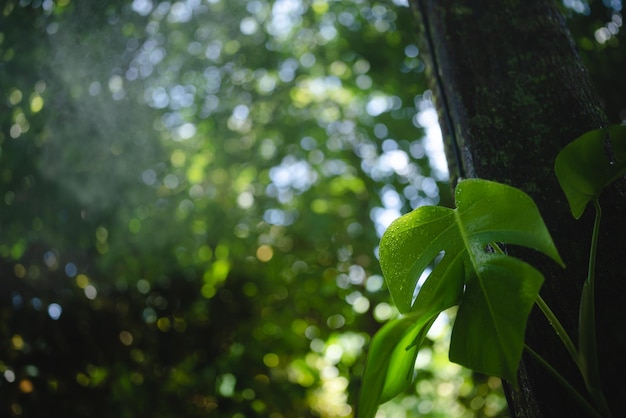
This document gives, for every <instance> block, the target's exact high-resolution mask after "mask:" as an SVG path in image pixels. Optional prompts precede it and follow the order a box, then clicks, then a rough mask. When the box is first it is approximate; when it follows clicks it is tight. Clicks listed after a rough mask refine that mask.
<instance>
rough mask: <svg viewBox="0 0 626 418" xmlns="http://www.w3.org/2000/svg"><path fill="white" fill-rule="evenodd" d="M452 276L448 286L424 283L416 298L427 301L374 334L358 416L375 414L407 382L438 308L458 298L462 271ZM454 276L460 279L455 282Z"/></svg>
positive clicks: (400, 390)
mask: <svg viewBox="0 0 626 418" xmlns="http://www.w3.org/2000/svg"><path fill="white" fill-rule="evenodd" d="M460 267H462V265H461V264H458V263H457V264H456V268H457V269H458V268H460ZM452 268H455V267H452ZM451 277H452V279H451V280H450V281H449V282H448V284H452V287H451V289H448V288H446V287H445V286H441V283H442V282H437V281H436V280H429V281H427V282H426V283H424V286H422V288H421V290H420V296H418V299H425V300H426V299H427V300H428V301H429V303H423V304H419V308H416V309H415V310H413V312H410V313H408V314H407V315H406V316H403V317H401V318H398V319H394V320H392V321H390V322H388V323H387V324H385V325H384V326H383V327H382V328H381V329H380V330H379V331H378V332H377V333H376V335H374V337H373V338H372V341H371V343H370V347H369V352H368V355H367V363H366V365H365V374H364V376H363V386H362V390H361V393H360V396H359V404H358V408H357V411H356V412H357V413H356V416H357V418H372V417H374V416H375V415H376V410H377V409H378V405H379V404H380V403H383V402H386V401H388V400H389V399H391V398H393V397H395V396H396V395H398V394H400V392H402V391H403V390H404V389H406V388H407V387H408V386H409V384H410V383H411V381H412V379H413V369H414V367H415V359H416V357H417V353H418V351H419V349H420V348H421V346H422V343H423V342H424V340H425V339H426V334H427V333H428V331H429V330H430V327H431V326H432V324H433V323H434V322H435V319H437V316H438V315H439V313H440V312H442V311H444V310H446V309H448V308H449V307H451V306H454V305H456V304H458V301H459V300H460V296H461V290H462V288H463V283H462V281H461V280H462V278H463V275H462V274H460V272H459V271H457V272H454V273H453V274H451ZM455 278H456V279H459V281H458V282H456V283H455V281H454V280H455ZM425 295H428V297H426V296H425ZM420 297H421V298H420Z"/></svg>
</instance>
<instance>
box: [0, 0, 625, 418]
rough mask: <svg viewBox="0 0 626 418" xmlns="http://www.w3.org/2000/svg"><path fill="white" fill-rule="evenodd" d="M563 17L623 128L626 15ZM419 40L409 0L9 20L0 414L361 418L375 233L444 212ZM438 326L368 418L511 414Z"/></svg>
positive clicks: (218, 2)
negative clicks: (398, 386) (437, 208)
mask: <svg viewBox="0 0 626 418" xmlns="http://www.w3.org/2000/svg"><path fill="white" fill-rule="evenodd" d="M563 10H564V12H565V13H566V14H567V16H568V17H569V22H570V23H571V24H572V29H573V31H574V35H575V38H576V41H577V43H578V44H579V45H580V47H581V51H582V53H583V57H584V58H585V59H586V60H587V61H588V63H589V64H590V69H591V71H592V75H594V76H595V80H596V83H597V84H598V86H599V89H600V91H601V93H602V95H603V97H604V99H605V101H606V104H607V109H608V113H609V117H611V118H613V119H615V120H618V119H620V118H621V119H625V118H626V116H625V114H624V105H623V100H622V99H620V97H621V98H623V97H624V95H623V93H624V89H625V86H624V79H623V76H622V78H616V76H615V74H616V72H619V70H620V69H623V68H625V67H624V65H623V59H624V57H625V54H623V53H620V51H621V50H623V47H621V45H623V44H624V40H623V32H620V27H621V25H622V20H621V14H620V10H621V2H619V1H612V2H607V1H605V2H598V1H597V2H583V1H565V2H564V7H563ZM414 26H415V22H414V18H413V16H412V14H411V12H410V10H409V9H408V8H407V5H406V2H405V1H401V0H394V1H393V2H383V1H372V0H351V1H343V2H337V1H329V0H276V1H269V0H253V1H244V0H229V1H225V0H180V1H175V2H166V1H154V0H133V1H122V0H113V1H109V2H100V1H76V0H74V1H71V0H57V1H52V0H44V1H41V0H32V1H31V0H19V1H17V0H8V1H7V2H5V3H4V4H3V5H2V6H0V93H1V94H2V97H1V99H0V274H1V276H2V279H1V281H0V411H1V412H0V415H2V416H43V415H44V414H50V413H54V414H58V415H67V416H89V417H112V416H118V417H136V416H154V417H157V416H158V417H172V416H228V417H231V416H233V417H254V416H259V417H272V418H279V417H309V416H310V417H314V416H321V417H348V416H351V415H352V414H353V412H354V411H353V408H352V405H354V400H355V396H356V393H357V391H358V385H359V379H360V376H361V375H362V369H363V363H364V350H365V348H366V346H367V342H368V340H369V336H370V335H372V334H373V333H374V332H375V330H376V329H377V328H378V327H380V325H381V324H382V323H384V322H385V321H386V320H388V319H389V318H391V317H392V316H394V315H396V314H397V311H396V310H395V308H394V307H393V306H392V304H391V302H390V300H389V296H388V293H387V292H386V291H385V285H384V281H383V279H382V277H381V275H380V270H379V267H378V263H377V259H376V247H377V244H378V239H379V237H380V234H381V233H382V231H383V230H384V228H385V227H386V226H387V225H388V224H389V223H390V222H391V220H393V219H395V218H396V217H397V216H399V215H400V214H401V213H404V212H406V211H408V210H410V209H412V208H415V207H417V206H419V205H424V204H449V203H450V193H449V190H448V185H447V170H446V166H445V161H443V150H442V145H441V144H440V132H439V131H438V127H437V122H436V113H435V111H434V110H433V106H432V103H431V101H430V92H429V91H428V89H427V85H426V81H425V76H424V71H425V66H424V64H423V62H422V60H421V58H420V50H419V48H418V47H417V46H416V45H417V42H416V39H415V35H414V29H415V27H414ZM620 42H621V43H620ZM620 92H621V93H620ZM620 94H621V96H620ZM620 106H621V107H620ZM436 330H437V332H436V333H433V335H432V337H433V341H432V344H431V348H430V349H427V350H425V352H424V353H423V354H420V358H418V368H419V373H418V374H417V377H418V379H417V381H416V385H415V387H414V388H412V390H411V391H409V392H407V394H406V396H404V397H401V398H400V399H398V400H396V401H393V402H390V403H389V404H386V405H385V406H384V407H383V408H381V414H383V415H382V416H398V414H400V413H401V412H400V411H415V412H411V413H410V414H411V416H413V415H414V414H417V413H419V414H421V415H423V416H433V417H435V416H447V417H451V416H458V417H470V416H504V415H505V414H506V411H504V409H505V403H504V400H503V397H502V395H501V392H500V382H499V381H498V380H497V379H494V378H488V377H485V376H479V375H472V374H471V373H469V372H467V371H464V370H461V369H460V368H459V367H458V366H456V365H454V364H450V363H448V362H447V359H446V354H445V351H444V350H443V349H442V348H440V347H439V346H440V345H442V346H443V347H445V344H441V343H440V339H441V338H439V339H438V338H435V337H437V334H439V335H445V334H446V332H447V326H446V321H445V318H442V321H440V324H439V326H438V327H436ZM416 389H417V391H418V392H419V397H418V396H417V395H416ZM406 413H407V412H402V414H406Z"/></svg>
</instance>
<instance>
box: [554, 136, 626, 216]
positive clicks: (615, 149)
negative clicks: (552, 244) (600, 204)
mask: <svg viewBox="0 0 626 418" xmlns="http://www.w3.org/2000/svg"><path fill="white" fill-rule="evenodd" d="M554 171H555V173H556V177H557V179H558V180H559V184H560V185H561V189H563V192H564V193H565V196H566V197H567V201H568V203H569V206H570V210H571V212H572V215H573V216H574V218H576V219H579V218H580V217H581V216H582V214H583V212H584V211H585V207H586V206H587V204H588V203H589V202H590V201H592V200H593V199H597V198H598V196H600V193H601V192H602V190H603V189H604V188H605V187H606V186H608V185H609V184H611V183H612V182H613V181H615V180H616V179H618V178H619V177H621V176H623V175H625V174H626V126H624V125H612V126H609V127H606V128H602V129H596V130H593V131H590V132H587V133H585V134H584V135H582V136H580V137H578V138H577V139H575V140H574V141H573V142H571V143H570V144H568V145H567V146H566V147H565V148H563V150H561V152H560V153H559V155H558V156H557V157H556V161H555V163H554Z"/></svg>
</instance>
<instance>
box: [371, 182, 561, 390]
mask: <svg viewBox="0 0 626 418" xmlns="http://www.w3.org/2000/svg"><path fill="white" fill-rule="evenodd" d="M455 201H456V206H457V208H456V209H448V208H442V207H421V208H418V209H416V210H414V211H413V212H411V213H409V214H407V215H405V216H403V217H401V218H399V219H397V220H396V221H394V222H393V223H392V224H391V226H390V227H389V228H388V230H387V231H386V232H385V234H384V236H383V238H382V240H381V245H380V263H381V267H382V270H383V273H384V275H385V279H386V280H387V284H388V287H389V290H390V292H391V295H392V298H393V300H394V302H395V303H396V305H397V306H398V309H399V310H400V311H401V312H420V311H424V312H428V313H429V314H430V315H433V314H436V313H438V312H436V313H433V309H435V310H436V309H439V308H442V309H445V307H448V306H449V305H450V304H456V303H459V302H460V303H461V308H460V310H459V317H458V318H457V323H456V324H455V326H454V331H453V338H454V339H453V341H452V343H451V358H452V360H453V361H456V362H458V363H460V364H462V365H464V366H466V367H469V368H472V369H474V370H478V371H482V372H484V373H489V374H493V375H496V376H500V377H504V378H505V379H507V380H509V381H511V382H513V383H515V380H516V379H515V374H516V370H517V366H518V363H519V358H520V356H521V352H522V348H523V337H524V331H525V325H526V321H527V318H528V313H529V311H530V309H531V307H532V304H533V303H534V301H535V299H536V297H537V295H538V292H539V288H540V286H541V283H542V281H543V278H542V276H541V274H540V273H539V272H538V271H536V270H535V269H533V268H532V267H530V266H528V265H527V264H525V263H524V262H522V261H520V260H517V259H514V258H512V257H508V256H505V255H502V254H497V253H494V252H492V251H490V247H489V245H490V244H491V243H495V242H504V243H509V244H515V245H521V246H526V247H529V248H534V249H536V250H538V251H541V252H543V253H545V254H546V255H548V256H550V257H551V258H553V259H554V260H555V261H557V262H559V263H560V264H562V261H561V258H560V256H559V254H558V252H557V250H556V248H555V246H554V243H553V242H552V238H551V237H550V234H549V232H548V230H547V228H546V226H545V224H544V222H543V220H542V218H541V215H540V214H539V210H538V209H537V207H536V205H535V204H534V202H533V201H532V199H531V198H530V197H529V196H528V195H526V194H525V193H523V192H522V191H520V190H518V189H515V188H513V187H510V186H506V185H503V184H499V183H495V182H490V181H486V180H479V179H470V180H465V181H462V182H461V183H459V185H458V186H457V188H456V193H455ZM442 252H443V257H442V259H441V261H440V262H439V263H438V264H437V265H436V266H435V267H434V269H433V270H432V272H431V273H430V275H429V276H428V278H427V279H426V281H425V283H424V285H423V286H422V288H421V289H420V290H419V293H418V295H417V298H415V301H414V302H413V300H414V293H415V292H416V285H417V282H418V280H419V278H420V276H421V275H422V274H423V272H424V271H425V270H426V268H427V267H428V266H429V265H430V264H431V263H432V262H433V260H434V259H435V257H436V256H437V255H438V254H440V253H442ZM464 288H466V294H465V295H464V296H463V297H461V296H460V295H462V293H463V289H464ZM443 300H445V302H443ZM439 312H440V311H439Z"/></svg>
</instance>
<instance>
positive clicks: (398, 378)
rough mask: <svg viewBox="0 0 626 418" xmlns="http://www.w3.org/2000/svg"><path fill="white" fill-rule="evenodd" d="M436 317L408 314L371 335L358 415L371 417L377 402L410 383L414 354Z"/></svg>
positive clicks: (394, 394)
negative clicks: (372, 336)
mask: <svg viewBox="0 0 626 418" xmlns="http://www.w3.org/2000/svg"><path fill="white" fill-rule="evenodd" d="M434 319H435V318H428V317H425V316H420V317H416V316H415V315H410V316H405V317H402V318H399V319H395V320H392V321H390V322H388V323H387V324H385V325H384V326H383V327H382V328H381V329H380V330H379V331H378V332H377V333H376V335H374V338H372V341H371V343H370V346H369V352H368V354H367V363H366V365H365V373H364V375H363V385H362V389H361V393H360V395H359V403H358V407H357V411H356V412H357V413H356V416H357V418H372V417H374V416H375V415H376V411H377V409H378V405H379V404H380V403H383V402H386V401H387V400H389V399H391V398H393V397H394V396H396V395H398V394H399V393H400V392H402V391H403V390H404V389H406V388H407V386H408V385H409V384H410V383H411V380H412V378H413V374H412V372H413V368H414V366H415V358H416V357H417V352H418V350H419V347H420V346H421V344H422V342H423V340H424V338H425V336H426V333H427V332H428V329H430V327H431V325H432V323H433V322H434Z"/></svg>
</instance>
